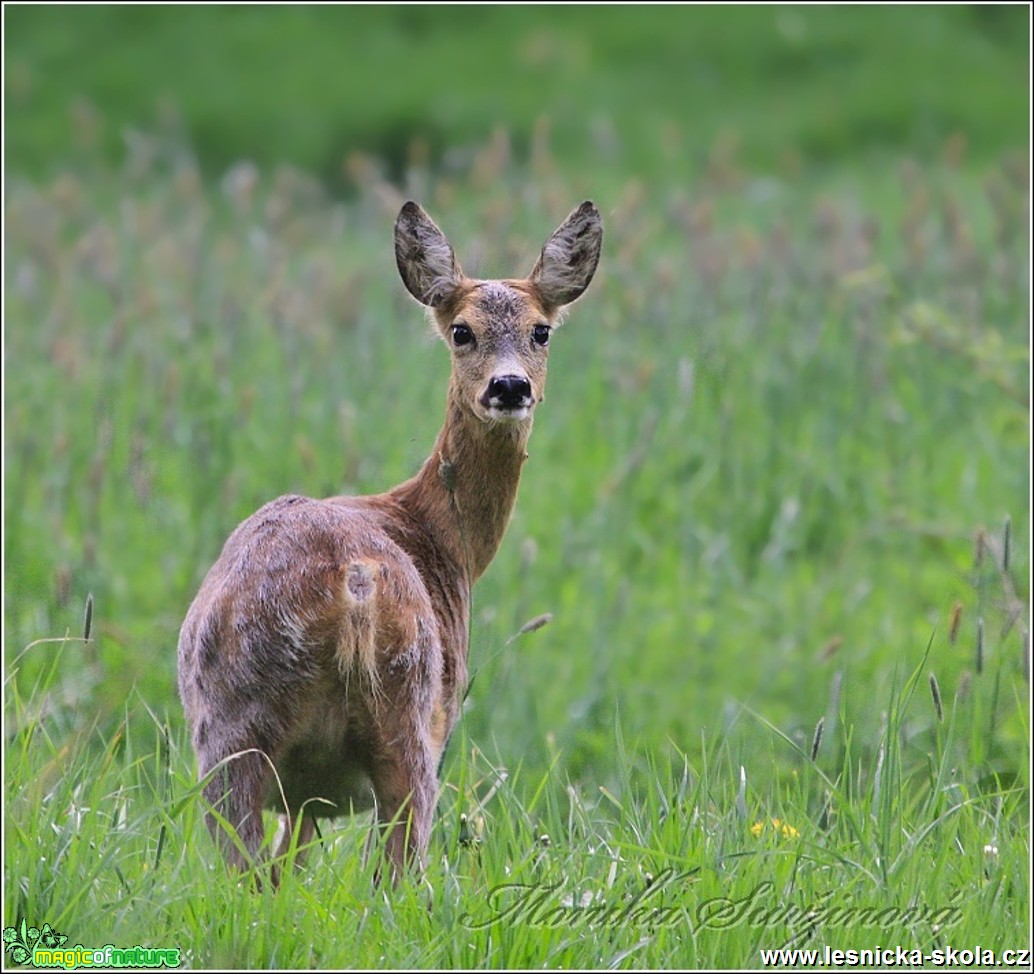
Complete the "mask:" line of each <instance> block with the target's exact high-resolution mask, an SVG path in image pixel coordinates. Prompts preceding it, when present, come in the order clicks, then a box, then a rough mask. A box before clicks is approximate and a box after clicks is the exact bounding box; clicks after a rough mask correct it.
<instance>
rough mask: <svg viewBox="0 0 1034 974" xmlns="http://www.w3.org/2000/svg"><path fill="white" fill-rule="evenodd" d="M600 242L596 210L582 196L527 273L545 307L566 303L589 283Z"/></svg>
mask: <svg viewBox="0 0 1034 974" xmlns="http://www.w3.org/2000/svg"><path fill="white" fill-rule="evenodd" d="M602 244H603V221H602V220H601V219H600V211H599V210H597V209H596V205H595V204H594V203H592V202H591V201H589V200H586V201H585V202H584V203H582V205H581V206H579V207H578V208H577V209H576V210H573V211H572V212H571V214H570V215H569V216H568V218H567V219H566V220H564V222H563V223H561V224H560V226H559V227H557V228H556V230H554V231H553V234H552V236H551V237H550V238H549V239H548V240H547V241H546V245H545V246H544V247H543V248H542V253H541V254H540V255H539V259H538V260H537V261H536V262H535V267H534V268H533V269H532V272H531V274H530V275H529V277H528V281H529V282H530V283H531V284H533V285H534V286H535V288H536V290H537V291H538V293H539V296H540V297H541V298H542V302H543V304H545V306H546V307H547V309H549V310H550V311H555V310H557V309H558V308H562V307H563V306H564V305H565V304H570V303H571V302H572V301H574V300H575V298H577V297H579V296H580V295H581V294H582V292H583V291H584V290H585V289H586V288H587V287H588V286H589V282H590V281H591V280H592V276H593V274H595V273H596V265H597V264H598V263H599V262H600V247H601V246H602Z"/></svg>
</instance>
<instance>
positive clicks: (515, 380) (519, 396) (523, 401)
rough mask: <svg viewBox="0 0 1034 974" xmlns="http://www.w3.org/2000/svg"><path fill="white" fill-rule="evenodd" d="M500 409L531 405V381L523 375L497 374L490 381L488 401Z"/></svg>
mask: <svg viewBox="0 0 1034 974" xmlns="http://www.w3.org/2000/svg"><path fill="white" fill-rule="evenodd" d="M487 405H490V406H497V407H498V408H500V409H518V408H520V407H521V406H529V405H531V383H530V382H529V381H528V380H527V378H526V377H525V376H523V375H497V376H495V377H494V378H493V379H492V381H491V382H489V383H488V403H487Z"/></svg>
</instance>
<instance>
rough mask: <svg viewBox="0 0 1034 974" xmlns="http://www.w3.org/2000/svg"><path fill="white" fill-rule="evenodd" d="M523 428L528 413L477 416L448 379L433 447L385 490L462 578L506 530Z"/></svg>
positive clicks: (487, 556) (485, 561)
mask: <svg viewBox="0 0 1034 974" xmlns="http://www.w3.org/2000/svg"><path fill="white" fill-rule="evenodd" d="M530 434H531V421H530V420H528V421H526V422H522V423H512V424H510V423H485V422H483V421H482V420H480V419H478V418H477V417H476V416H474V415H473V413H471V412H470V410H469V409H467V408H465V407H464V406H462V405H461V403H460V400H459V397H458V396H457V394H456V391H455V389H454V388H452V387H450V390H449V398H448V403H447V406H446V413H445V424H444V425H443V426H442V430H441V432H440V433H439V434H438V439H437V441H436V442H435V445H434V450H433V451H432V453H431V455H430V457H428V459H427V460H426V461H425V463H424V465H423V467H422V468H421V469H420V472H419V473H418V474H417V475H416V476H415V477H414V478H413V479H412V480H408V481H406V482H405V483H404V484H400V485H399V486H398V487H396V488H395V489H394V490H393V491H391V494H392V495H393V496H394V498H395V500H396V501H397V502H398V503H399V504H400V505H401V506H402V507H403V508H405V509H406V510H407V511H408V512H409V513H410V514H411V515H412V516H413V517H414V518H416V519H417V520H418V521H419V522H420V523H421V524H422V525H423V526H424V529H425V530H426V531H427V533H428V534H429V536H430V538H431V541H432V543H433V544H434V546H435V547H436V548H437V549H438V550H439V551H441V552H444V553H446V554H447V555H448V556H449V558H450V559H451V560H452V561H454V563H455V564H456V565H457V566H458V567H459V568H460V569H461V570H462V571H463V572H464V573H465V575H466V578H467V581H468V584H470V585H473V584H474V582H475V581H477V579H478V578H479V577H480V576H481V575H482V574H483V573H484V571H485V569H486V568H487V567H488V565H489V563H490V562H491V561H492V559H493V558H494V557H495V553H496V551H497V550H498V549H499V545H500V543H501V542H502V540H503V535H504V534H505V533H506V527H507V525H508V524H509V521H510V515H511V514H512V512H513V505H514V503H515V501H516V499H517V487H518V484H519V483H520V479H521V468H522V466H523V465H524V461H525V460H526V459H527V456H528V454H527V453H526V451H525V447H526V445H527V442H528V437H529V435H530Z"/></svg>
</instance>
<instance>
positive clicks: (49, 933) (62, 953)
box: [3, 917, 180, 971]
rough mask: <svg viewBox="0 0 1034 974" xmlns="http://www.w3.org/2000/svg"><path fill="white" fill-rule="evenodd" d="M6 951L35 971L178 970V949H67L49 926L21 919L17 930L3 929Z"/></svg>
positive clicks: (64, 940)
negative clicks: (162, 968)
mask: <svg viewBox="0 0 1034 974" xmlns="http://www.w3.org/2000/svg"><path fill="white" fill-rule="evenodd" d="M3 936H4V950H5V951H7V953H8V954H9V955H10V958H11V960H12V961H14V963H15V964H32V966H33V967H59V968H62V969H63V970H66V971H70V970H74V969H75V968H77V967H106V968H112V967H126V968H130V967H179V966H180V952H179V948H178V947H140V946H139V945H138V946H136V947H116V946H115V945H114V944H106V945H105V946H103V947H84V946H83V945H82V944H76V945H75V946H74V947H67V946H65V945H66V944H67V943H68V937H67V936H66V935H65V934H63V933H58V931H57V930H54V929H53V928H52V927H51V926H50V924H49V923H44V924H43V926H42V927H30V926H29V925H28V923H27V922H26V921H25V918H24V917H23V918H22V921H21V923H20V924H19V925H18V926H16V927H4V934H3Z"/></svg>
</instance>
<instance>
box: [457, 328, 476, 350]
mask: <svg viewBox="0 0 1034 974" xmlns="http://www.w3.org/2000/svg"><path fill="white" fill-rule="evenodd" d="M472 341H474V332H472V331H471V330H470V329H469V328H468V327H467V326H466V325H453V326H452V343H453V345H455V346H457V347H460V346H461V345H469V344H470V343H471V342H472Z"/></svg>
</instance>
